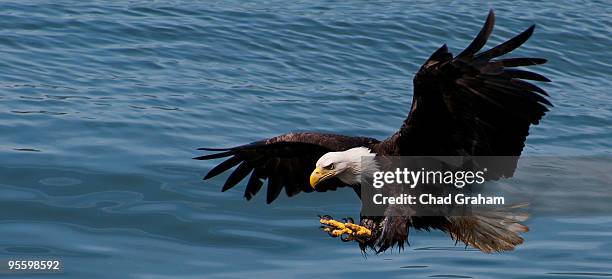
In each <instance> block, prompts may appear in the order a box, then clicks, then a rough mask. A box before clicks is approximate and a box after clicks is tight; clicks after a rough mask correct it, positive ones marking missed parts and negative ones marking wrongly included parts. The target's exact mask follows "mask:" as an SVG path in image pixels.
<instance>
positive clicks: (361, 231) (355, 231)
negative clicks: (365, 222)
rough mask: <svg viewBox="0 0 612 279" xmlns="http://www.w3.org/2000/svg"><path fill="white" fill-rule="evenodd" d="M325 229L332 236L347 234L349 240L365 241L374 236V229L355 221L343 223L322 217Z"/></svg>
mask: <svg viewBox="0 0 612 279" xmlns="http://www.w3.org/2000/svg"><path fill="white" fill-rule="evenodd" d="M319 222H320V223H321V225H323V226H324V227H323V231H325V232H328V233H329V235H331V236H332V237H339V236H342V235H347V239H349V240H354V239H355V240H358V241H364V240H367V239H368V238H370V237H371V236H372V231H371V230H370V229H368V228H366V227H364V226H360V225H357V224H353V223H342V222H339V221H336V220H333V219H327V218H321V220H319Z"/></svg>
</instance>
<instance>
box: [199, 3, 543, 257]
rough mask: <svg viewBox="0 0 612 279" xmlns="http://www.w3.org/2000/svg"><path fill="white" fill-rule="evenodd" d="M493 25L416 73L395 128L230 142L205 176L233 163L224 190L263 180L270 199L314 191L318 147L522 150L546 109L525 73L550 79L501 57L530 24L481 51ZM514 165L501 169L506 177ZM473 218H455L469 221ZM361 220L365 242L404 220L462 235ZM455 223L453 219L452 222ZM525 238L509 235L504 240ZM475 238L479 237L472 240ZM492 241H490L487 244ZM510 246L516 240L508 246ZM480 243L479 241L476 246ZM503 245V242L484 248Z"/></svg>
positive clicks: (524, 62)
mask: <svg viewBox="0 0 612 279" xmlns="http://www.w3.org/2000/svg"><path fill="white" fill-rule="evenodd" d="M493 25H494V16H493V12H491V13H490V14H489V16H488V18H487V21H486V23H485V25H484V26H483V28H482V30H481V31H480V33H479V34H478V35H477V36H476V38H475V39H474V40H473V42H472V43H471V44H470V45H469V46H468V47H467V48H466V49H465V50H464V51H463V52H461V53H460V54H459V55H457V56H453V55H452V54H451V53H449V52H448V50H447V47H446V45H443V46H442V47H441V48H439V49H438V50H437V51H435V52H434V53H433V54H432V55H431V57H430V58H429V59H428V60H427V61H426V62H425V63H424V65H423V66H422V67H421V69H420V70H419V71H418V73H417V74H416V75H415V77H414V80H413V83H414V94H413V99H412V107H411V109H410V111H409V114H408V117H407V118H406V120H405V121H404V122H403V124H402V126H401V127H400V129H399V130H398V131H397V132H396V133H395V134H393V135H391V136H390V137H389V138H387V139H385V140H383V141H378V140H376V139H373V138H367V137H352V136H343V135H332V134H321V133H289V134H285V135H280V136H277V137H273V138H270V139H266V140H262V141H258V142H254V143H251V144H247V145H243V146H238V147H234V148H227V149H206V148H202V150H209V151H220V152H219V153H216V154H211V155H205V156H201V157H197V158H195V159H200V160H208V159H216V158H222V157H229V159H227V160H226V161H224V162H223V163H221V164H219V165H218V166H216V167H215V168H213V169H212V170H211V171H210V172H209V173H208V174H207V175H206V177H205V178H210V177H213V176H216V175H218V174H220V173H222V172H224V171H226V170H229V169H230V168H233V167H235V166H238V167H237V168H236V169H235V170H234V171H233V172H232V173H231V174H230V176H229V177H228V178H227V181H226V182H225V185H224V186H223V190H224V191H225V190H227V189H229V188H231V187H233V186H235V185H236V184H237V183H238V182H240V181H241V180H243V179H244V178H246V177H247V176H248V175H249V174H250V175H251V176H250V177H249V179H248V182H247V186H246V190H245V193H244V196H245V197H246V199H251V198H252V197H253V196H254V195H255V194H257V192H259V190H260V189H261V188H262V186H263V180H267V181H268V190H267V202H268V203H270V202H272V201H273V200H274V199H276V197H278V195H279V194H280V192H281V191H282V189H283V188H284V189H285V192H286V194H287V195H288V196H293V195H295V194H297V193H299V192H312V191H314V190H313V188H312V187H311V186H310V185H309V179H308V177H309V174H310V172H311V171H312V170H313V168H314V165H315V162H316V161H317V159H318V158H320V157H321V156H322V155H323V154H325V153H327V152H331V151H344V150H347V149H350V148H353V147H360V146H362V147H367V148H369V149H371V151H372V152H374V153H376V154H377V155H379V156H392V155H393V156H410V155H423V156H432V155H444V156H466V155H472V156H516V157H518V156H519V155H520V154H521V151H522V150H523V147H524V142H525V139H526V137H527V135H528V131H529V126H530V125H531V124H538V122H539V120H540V119H541V118H542V116H544V114H545V112H546V111H547V107H546V106H547V105H548V106H551V104H550V102H548V101H547V100H546V98H545V97H546V96H548V95H547V94H546V92H544V90H542V89H540V88H539V87H537V86H535V85H533V84H531V83H528V82H526V81H524V80H535V81H549V80H548V79H547V78H545V77H543V76H541V75H539V74H536V73H533V72H528V71H525V70H521V69H517V68H516V67H521V66H531V65H537V64H543V63H545V62H546V60H544V59H540V58H504V59H501V58H498V57H500V56H502V55H504V54H507V53H509V52H511V51H512V50H514V49H516V48H517V47H519V46H520V45H522V44H523V43H524V42H525V41H527V39H528V38H529V37H530V36H531V34H532V33H533V30H534V26H531V27H530V28H528V29H527V30H526V31H524V32H523V33H521V34H519V35H518V36H516V37H514V38H512V39H510V40H508V41H506V42H505V43H502V44H500V45H498V46H496V47H493V48H491V49H489V50H487V51H484V52H480V53H478V52H479V51H480V49H481V48H482V47H483V46H484V44H485V43H486V41H487V39H488V37H489V35H490V34H491V31H492V29H493ZM512 171H513V170H510V171H508V172H507V173H503V174H502V175H504V176H511V175H512ZM341 186H355V185H343V184H342V183H341V181H339V180H338V179H330V180H328V181H325V182H323V183H322V184H321V185H319V186H317V188H316V191H326V190H335V189H336V188H337V187H341ZM473 221H474V220H460V221H457V222H456V223H457V224H463V225H465V226H469V225H470V222H473ZM361 224H363V225H365V226H366V227H369V228H372V229H373V232H374V233H375V234H376V235H375V237H374V239H373V240H372V241H371V242H369V243H363V244H362V245H361V246H362V248H365V247H368V246H369V247H372V248H375V249H376V250H377V251H384V250H385V249H387V248H388V247H391V246H393V245H395V244H398V245H400V246H401V245H403V243H404V242H405V241H406V240H407V236H408V227H410V226H411V227H415V228H417V229H440V230H444V231H447V232H449V233H450V234H451V236H453V238H455V239H458V240H462V241H464V242H466V243H468V242H469V240H466V239H462V236H461V230H463V229H464V228H457V227H453V225H450V224H449V220H448V218H444V217H416V216H415V217H394V218H391V217H377V218H366V217H363V216H362V221H361ZM454 226H456V225H454ZM519 241H522V239H521V238H519V240H517V239H512V240H509V241H508V243H509V244H508V245H516V244H517V243H513V242H519ZM476 245H478V244H476ZM491 246H495V244H491ZM511 247H513V246H511ZM479 248H481V247H479ZM481 249H482V250H483V251H485V250H487V249H489V250H491V251H495V250H505V249H508V247H488V248H487V247H484V248H481Z"/></svg>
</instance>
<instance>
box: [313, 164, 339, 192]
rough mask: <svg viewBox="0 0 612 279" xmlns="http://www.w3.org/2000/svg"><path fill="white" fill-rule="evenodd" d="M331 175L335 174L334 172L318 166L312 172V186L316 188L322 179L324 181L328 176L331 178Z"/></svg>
mask: <svg viewBox="0 0 612 279" xmlns="http://www.w3.org/2000/svg"><path fill="white" fill-rule="evenodd" d="M331 176H333V173H332V172H330V171H327V170H324V169H322V168H319V167H317V168H316V169H315V170H314V171H312V173H311V174H310V186H312V188H313V189H314V188H315V186H317V184H319V183H320V182H321V181H323V180H325V179H327V178H329V177H331Z"/></svg>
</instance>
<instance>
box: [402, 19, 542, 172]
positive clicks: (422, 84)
mask: <svg viewBox="0 0 612 279" xmlns="http://www.w3.org/2000/svg"><path fill="white" fill-rule="evenodd" d="M494 22H495V17H494V14H493V11H492V10H491V11H490V12H489V16H488V17H487V20H486V22H485V24H484V26H483V27H482V29H481V30H480V33H478V35H477V36H476V38H475V39H474V40H473V41H472V43H471V44H470V45H469V46H468V47H467V48H466V49H465V50H464V51H462V52H461V53H460V54H459V55H457V56H455V57H453V55H452V54H451V53H449V52H448V49H447V47H446V45H443V46H442V47H441V48H440V49H438V50H437V51H436V52H434V53H433V54H432V55H431V57H430V58H429V59H428V60H427V61H426V62H425V64H424V65H423V66H422V67H421V69H420V70H419V71H418V72H417V74H416V75H415V77H414V81H413V82H414V95H413V100H412V107H411V110H410V113H409V115H408V117H407V119H406V120H405V121H404V123H403V125H402V128H401V129H400V131H399V132H398V135H397V136H396V138H395V140H396V144H397V145H398V146H399V149H400V150H401V152H400V153H401V155H417V154H418V155H425V156H431V155H443V156H468V155H469V156H515V157H516V158H517V156H519V155H520V154H521V151H522V150H523V147H524V142H525V138H526V137H527V135H528V130H529V126H530V125H531V124H538V122H539V121H540V119H541V118H542V116H544V114H545V113H546V112H547V111H548V109H547V106H552V104H551V103H550V102H549V101H548V100H547V99H546V97H547V96H548V95H547V93H546V92H545V91H544V90H543V89H541V88H539V87H537V86H536V85H533V84H532V83H529V82H526V81H524V80H534V81H544V82H548V81H550V80H549V79H547V78H546V77H544V76H542V75H540V74H536V73H533V72H530V71H526V70H521V69H517V68H516V67H521V66H530V65H537V64H543V63H545V62H546V60H545V59H541V58H504V59H500V58H498V57H500V56H502V55H504V54H507V53H509V52H511V51H512V50H514V49H516V48H518V47H519V46H521V45H522V44H523V43H524V42H526V41H527V39H529V37H530V36H531V35H532V33H533V30H534V28H535V26H534V25H532V26H531V27H529V28H528V29H527V30H525V31H524V32H522V33H520V34H519V35H517V36H516V37H514V38H512V39H510V40H508V41H506V42H504V43H502V44H500V45H498V46H495V47H493V48H491V49H489V50H487V51H482V52H479V51H480V50H481V48H482V47H483V46H484V45H485V43H486V41H487V39H488V38H489V35H490V34H491V31H492V30H493V25H494ZM511 175H512V173H505V174H504V176H511Z"/></svg>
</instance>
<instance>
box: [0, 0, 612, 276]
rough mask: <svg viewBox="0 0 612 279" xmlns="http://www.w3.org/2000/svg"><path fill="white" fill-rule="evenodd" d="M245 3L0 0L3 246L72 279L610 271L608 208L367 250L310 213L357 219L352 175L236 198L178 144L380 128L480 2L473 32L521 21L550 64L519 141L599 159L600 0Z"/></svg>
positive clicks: (608, 84) (462, 36)
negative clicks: (506, 242) (488, 240)
mask: <svg viewBox="0 0 612 279" xmlns="http://www.w3.org/2000/svg"><path fill="white" fill-rule="evenodd" d="M244 2H246V1H237V0H234V1H204V2H203V3H193V2H192V1H184V2H183V1H171V2H167V3H163V2H155V3H152V2H150V1H126V2H117V1H113V2H107V1H89V2H88V3H85V2H81V1H3V2H2V3H0V8H1V9H0V10H2V17H0V58H1V59H0V158H1V161H0V259H7V258H32V257H43V258H60V259H62V260H63V261H64V269H65V271H64V273H63V275H62V277H70V278H202V277H206V278H209V277H246V276H249V277H254V278H259V277H262V276H264V275H266V276H271V277H272V278H274V277H279V278H286V277H287V276H291V277H299V278H312V277H328V276H334V277H347V278H349V277H350V278H353V277H355V276H380V275H384V276H385V277H387V276H388V277H402V276H414V277H416V278H537V277H541V278H556V277H558V278H597V277H601V278H604V277H610V276H612V240H611V239H612V213H611V214H610V216H605V215H604V216H601V215H598V216H595V217H589V216H579V217H571V218H568V217H563V216H548V217H537V216H535V217H534V218H532V219H530V220H529V221H528V222H527V224H528V225H529V226H530V228H531V231H530V232H529V233H527V234H526V235H525V239H526V242H525V244H524V245H521V246H520V247H519V248H518V250H516V251H514V252H510V253H504V254H494V255H487V254H483V253H481V252H479V251H475V250H473V249H467V250H466V249H464V247H462V246H461V245H459V246H455V245H454V242H453V241H452V240H450V238H448V237H447V236H445V235H444V234H442V233H438V232H431V233H428V232H412V233H411V236H410V237H411V238H410V239H411V246H410V247H408V248H407V249H406V250H404V251H403V252H402V253H399V254H398V253H397V251H394V252H393V253H387V254H385V255H378V256H376V255H369V256H368V257H367V258H366V257H364V256H362V255H361V254H360V253H359V250H358V248H357V247H356V245H354V244H350V243H342V242H340V241H339V240H338V239H330V238H328V237H327V236H326V235H325V234H324V233H322V232H321V231H320V230H319V228H318V218H317V217H316V215H317V214H322V213H323V214H324V213H329V214H332V215H334V216H338V217H342V216H358V214H359V212H358V210H359V203H358V201H357V200H356V199H355V197H354V195H353V194H352V193H351V192H350V190H346V189H345V190H342V191H338V192H333V193H317V194H301V195H298V196H297V197H294V198H292V199H288V198H286V197H281V198H279V199H278V200H277V202H275V203H274V204H272V205H266V204H265V200H264V198H265V197H263V196H265V195H259V196H258V197H256V198H255V199H254V200H253V201H251V202H249V203H246V202H244V201H243V199H242V192H241V191H242V190H243V189H242V187H237V188H238V189H232V190H230V191H228V192H225V193H220V192H219V189H220V187H221V185H222V182H223V179H224V178H225V177H226V176H221V177H219V178H218V179H213V180H210V181H202V180H201V178H202V176H203V174H204V173H205V172H206V171H207V170H208V169H210V167H212V166H213V164H215V163H217V162H202V161H194V160H191V159H190V158H191V157H194V156H196V155H199V154H200V153H198V152H196V151H195V148H198V147H203V146H207V147H224V146H233V145H238V144H243V143H246V142H251V141H254V140H258V139H260V138H262V137H269V136H274V135H277V134H281V133H285V132H288V131H298V130H315V131H327V132H336V133H344V134H351V135H364V136H372V137H377V138H384V137H386V136H388V135H389V134H391V133H393V132H394V131H395V130H396V128H397V127H399V125H400V124H401V122H402V120H403V118H404V116H405V115H406V113H407V110H408V108H409V105H410V99H411V95H412V82H411V80H412V76H413V74H414V73H415V72H416V71H417V69H418V67H419V66H420V65H421V63H422V62H423V61H424V60H425V59H426V57H428V56H429V55H430V54H431V52H432V51H434V50H435V49H436V48H437V47H439V46H440V45H441V44H443V43H448V45H449V47H450V49H451V50H452V51H453V52H454V53H458V52H459V51H460V50H461V49H462V48H463V47H465V46H466V45H467V44H468V43H469V41H470V40H471V38H472V37H473V35H475V34H476V33H477V31H478V29H479V28H480V26H481V24H482V22H483V21H484V18H485V17H486V14H487V11H488V9H489V8H491V7H492V8H495V9H496V15H497V26H496V29H495V31H494V35H493V37H492V39H491V43H490V44H489V46H491V45H493V43H499V42H501V41H502V40H503V39H506V38H509V37H510V36H512V35H513V34H516V33H518V32H520V31H522V30H523V29H525V28H527V27H528V26H529V25H530V24H533V23H536V24H537V29H536V32H535V35H534V36H533V37H532V39H531V40H530V41H529V42H528V43H527V44H526V45H525V46H524V47H522V48H521V49H519V50H517V51H516V52H515V56H518V55H524V56H536V57H544V58H547V59H549V60H550V63H548V64H547V65H545V66H540V67H538V72H539V73H542V74H544V75H546V76H547V77H549V78H551V79H552V80H553V81H554V82H553V83H551V84H546V85H543V86H544V87H545V88H546V89H547V91H548V92H550V94H551V96H552V101H553V103H554V104H555V105H556V106H555V108H554V109H553V110H552V112H551V113H550V114H549V115H547V116H546V118H545V119H544V121H543V122H542V125H540V126H537V127H534V128H533V129H532V130H531V135H530V137H529V139H528V141H527V146H526V148H525V153H526V154H536V155H552V156H565V155H576V154H596V155H597V154H599V155H602V154H603V155H609V154H610V153H611V151H610V150H612V149H611V147H612V129H611V128H612V94H610V88H612V81H611V79H610V74H611V69H612V60H611V58H610V57H612V51H611V48H610V46H611V45H612V37H611V36H610V34H611V32H612V16H611V14H612V6H610V5H609V2H607V1H548V2H546V3H532V1H493V3H490V4H487V5H483V4H481V3H479V2H480V1H453V2H449V3H444V4H443V3H439V2H438V1H418V2H417V3H413V2H414V1H318V0H315V1H277V0H272V1H265V2H264V1H255V2H253V3H244ZM26 277H27V276H19V277H15V278H26ZM31 277H32V278H42V276H31Z"/></svg>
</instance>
